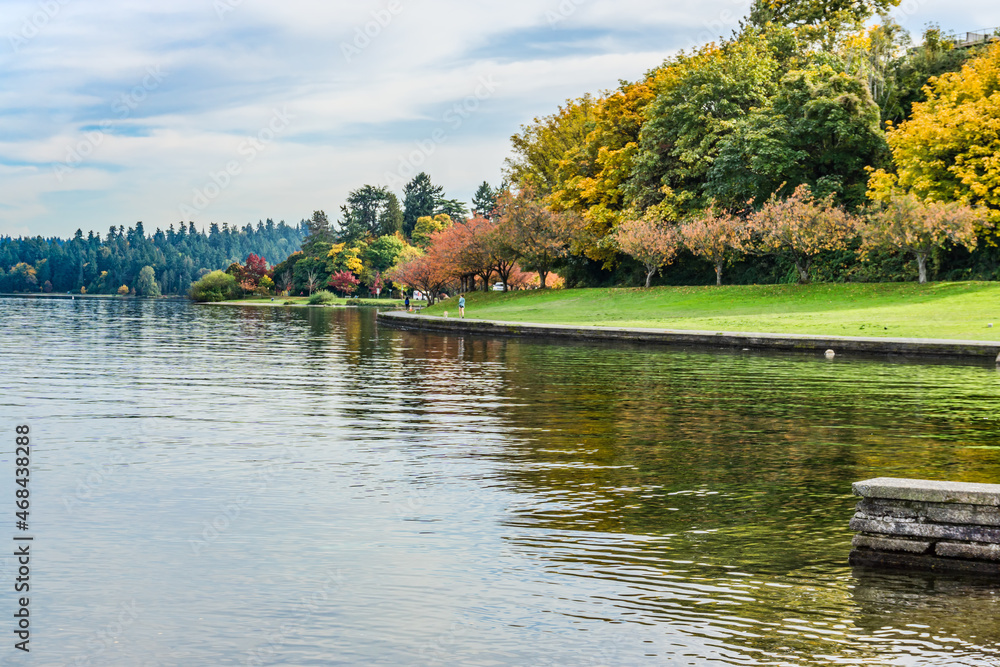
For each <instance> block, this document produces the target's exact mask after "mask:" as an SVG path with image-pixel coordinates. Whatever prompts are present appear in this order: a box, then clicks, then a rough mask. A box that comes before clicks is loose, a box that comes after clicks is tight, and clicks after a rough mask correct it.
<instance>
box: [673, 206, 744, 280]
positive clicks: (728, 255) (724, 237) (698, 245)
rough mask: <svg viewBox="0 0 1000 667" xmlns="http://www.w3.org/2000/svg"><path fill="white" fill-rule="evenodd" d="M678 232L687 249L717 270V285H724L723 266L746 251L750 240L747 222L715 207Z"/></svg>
mask: <svg viewBox="0 0 1000 667" xmlns="http://www.w3.org/2000/svg"><path fill="white" fill-rule="evenodd" d="M678 231H679V232H680V238H681V243H683V245H684V247H685V248H687V249H688V250H690V251H691V253H692V254H694V255H695V256H697V257H701V258H702V259H706V260H708V261H709V262H711V263H712V266H714V267H715V284H716V285H721V284H722V267H724V266H725V265H727V264H729V263H730V262H732V261H733V259H734V258H735V257H736V256H737V255H739V254H740V253H741V252H743V251H744V249H745V248H746V247H747V244H748V242H749V240H750V228H749V226H748V225H747V223H746V222H745V221H744V220H742V219H740V218H739V217H737V216H735V215H733V214H732V213H730V212H729V211H717V210H715V208H714V207H709V208H708V209H706V210H705V211H702V212H701V213H699V214H697V215H695V216H692V217H690V218H688V219H687V220H686V221H685V222H684V223H683V224H681V226H680V228H679V230H678Z"/></svg>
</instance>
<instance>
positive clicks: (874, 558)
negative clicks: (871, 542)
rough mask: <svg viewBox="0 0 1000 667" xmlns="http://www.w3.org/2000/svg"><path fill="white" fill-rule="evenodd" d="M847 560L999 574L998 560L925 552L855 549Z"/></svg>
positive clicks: (862, 564)
mask: <svg viewBox="0 0 1000 667" xmlns="http://www.w3.org/2000/svg"><path fill="white" fill-rule="evenodd" d="M848 562H850V564H851V565H854V566H855V567H872V568H879V569H885V568H889V569H899V570H924V571H927V572H960V573H965V574H983V575H989V576H992V577H996V576H1000V562H995V561H983V560H964V559H961V558H938V557H936V556H931V555H926V554H925V555H918V554H908V553H900V552H889V551H871V550H868V549H855V550H854V551H852V552H851V555H850V556H849V557H848Z"/></svg>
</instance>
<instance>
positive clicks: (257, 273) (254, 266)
mask: <svg viewBox="0 0 1000 667" xmlns="http://www.w3.org/2000/svg"><path fill="white" fill-rule="evenodd" d="M266 275H267V260H265V259H264V258H263V257H261V256H259V255H255V254H254V253H250V255H249V256H248V257H247V262H246V264H244V265H243V278H244V279H246V280H249V281H250V282H251V283H253V285H254V288H255V289H256V287H257V285H259V284H260V279H261V278H263V277H264V276H266Z"/></svg>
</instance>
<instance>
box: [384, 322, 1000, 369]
mask: <svg viewBox="0 0 1000 667" xmlns="http://www.w3.org/2000/svg"><path fill="white" fill-rule="evenodd" d="M377 317H378V321H379V323H380V324H385V325H386V326H389V327H392V328H396V329H408V330H417V331H428V332H434V333H453V334H474V335H481V336H496V337H526V338H542V339H555V340H560V339H561V340H576V341H603V342H614V341H620V342H628V343H640V344H650V345H658V346H674V347H700V348H723V349H739V350H744V349H747V350H783V351H793V352H814V351H815V352H820V353H824V354H825V353H826V352H827V350H833V351H834V353H835V354H837V355H840V354H843V353H854V354H860V355H865V356H885V355H889V356H896V357H936V358H943V359H949V358H950V359H975V360H979V361H983V362H986V361H989V362H995V363H997V364H1000V341H998V342H990V341H976V340H949V339H936V338H864V337H860V336H821V335H812V334H778V333H748V332H733V331H690V330H684V329H644V328H626V327H595V326H578V325H571V324H531V323H527V322H503V321H498V320H473V319H459V318H454V317H433V316H430V315H417V314H415V313H406V312H400V311H382V312H380V313H378V315H377Z"/></svg>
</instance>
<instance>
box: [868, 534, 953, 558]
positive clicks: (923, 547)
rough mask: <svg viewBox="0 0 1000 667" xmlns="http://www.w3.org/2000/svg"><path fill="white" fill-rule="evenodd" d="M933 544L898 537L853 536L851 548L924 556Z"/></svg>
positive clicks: (926, 541)
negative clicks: (903, 552) (902, 552)
mask: <svg viewBox="0 0 1000 667" xmlns="http://www.w3.org/2000/svg"><path fill="white" fill-rule="evenodd" d="M932 544H934V543H933V542H930V541H928V540H907V539H903V538H899V537H884V536H881V535H855V536H854V539H853V540H852V541H851V546H853V547H854V548H855V549H875V550H876V551H905V552H907V553H913V554H925V553H928V552H929V551H930V550H931V545H932Z"/></svg>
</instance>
